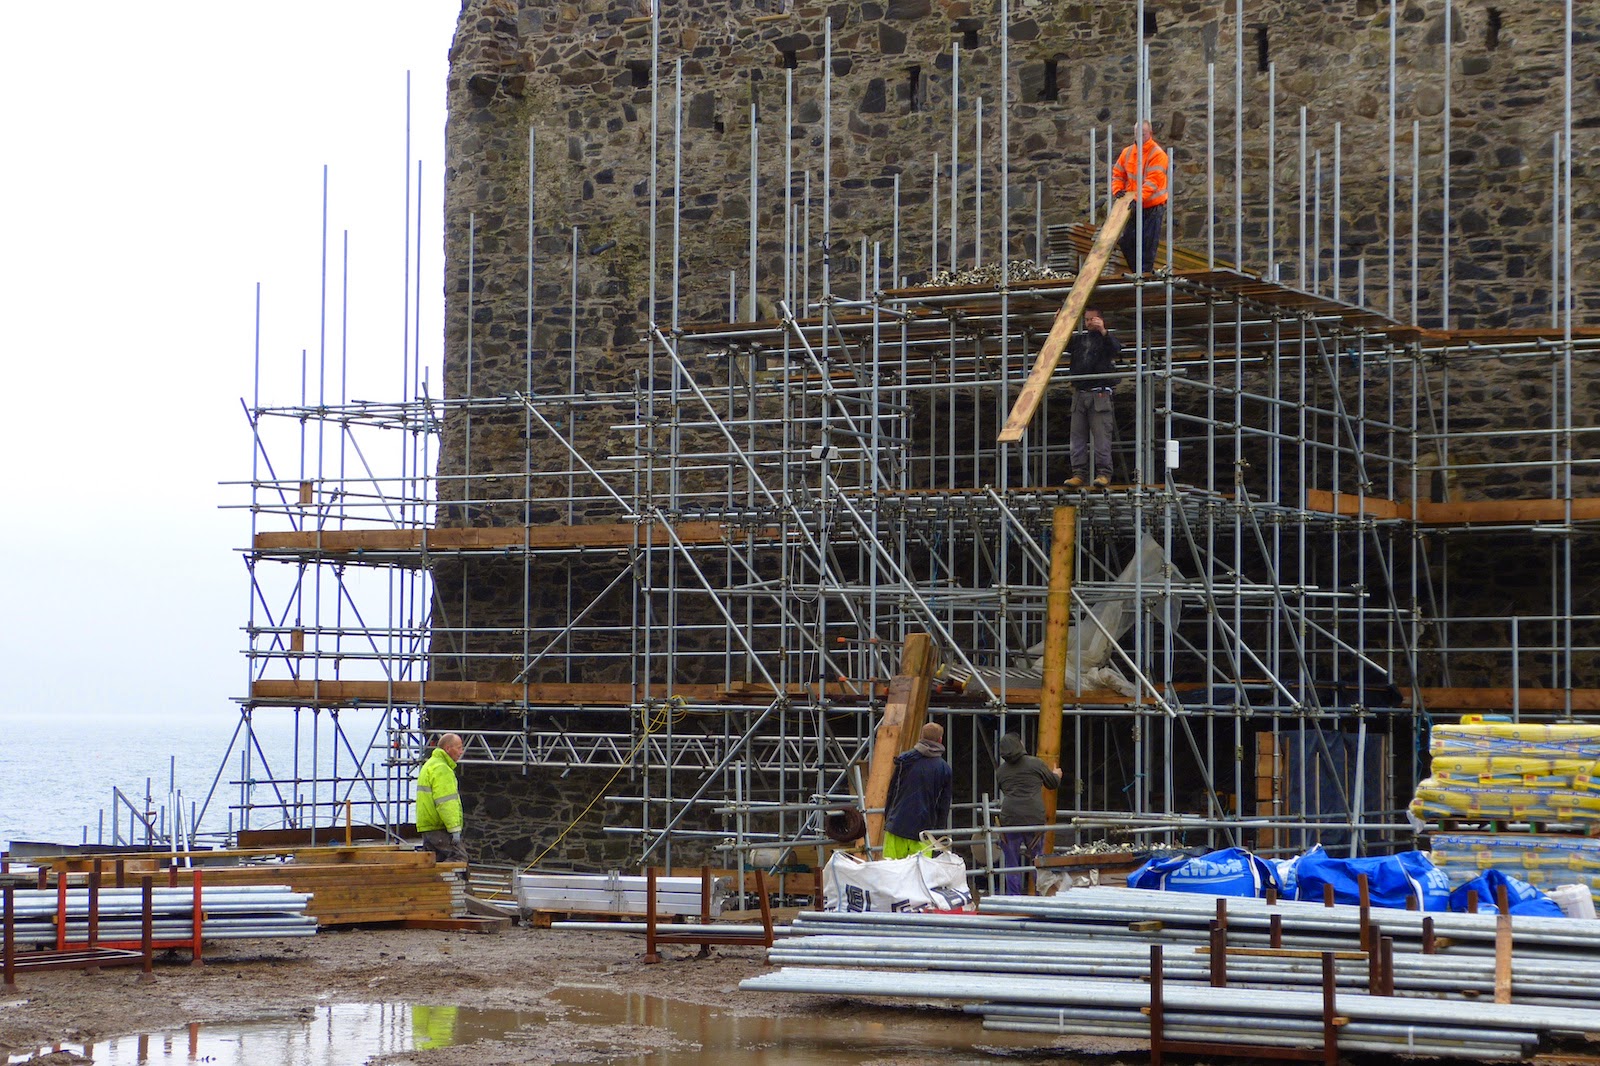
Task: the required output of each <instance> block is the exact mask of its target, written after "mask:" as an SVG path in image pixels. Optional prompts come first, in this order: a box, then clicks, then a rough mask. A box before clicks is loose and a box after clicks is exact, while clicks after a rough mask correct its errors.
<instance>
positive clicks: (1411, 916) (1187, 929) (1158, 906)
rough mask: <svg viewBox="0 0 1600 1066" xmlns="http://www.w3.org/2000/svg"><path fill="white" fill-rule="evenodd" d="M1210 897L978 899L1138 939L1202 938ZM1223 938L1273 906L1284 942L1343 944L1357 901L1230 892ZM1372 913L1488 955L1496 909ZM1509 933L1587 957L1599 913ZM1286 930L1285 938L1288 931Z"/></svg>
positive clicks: (1536, 953) (1249, 926)
mask: <svg viewBox="0 0 1600 1066" xmlns="http://www.w3.org/2000/svg"><path fill="white" fill-rule="evenodd" d="M1216 903H1217V900H1216V897H1213V896H1202V895H1196V894H1192V893H1186V892H1151V891H1147V890H1144V889H1134V888H1104V887H1101V888H1074V889H1071V890H1069V891H1067V892H1063V893H1062V894H1060V895H1057V896H990V897H988V898H986V899H984V900H983V902H982V903H981V904H980V905H979V910H980V911H981V912H982V913H983V914H985V915H1002V914H1005V915H1019V916H1023V917H1026V918H1030V919H1034V920H1037V921H1040V922H1044V923H1048V924H1049V925H1052V926H1059V925H1063V924H1065V925H1069V926H1073V927H1078V928H1081V929H1083V930H1085V931H1092V932H1093V933H1094V935H1096V936H1103V937H1126V938H1129V939H1136V940H1141V941H1151V940H1166V941H1179V942H1183V941H1188V942H1203V941H1205V939H1206V938H1207V935H1208V929H1209V923H1210V921H1211V919H1213V918H1215V917H1216ZM1227 904H1228V908H1227V915H1228V940H1229V943H1236V944H1239V945H1241V946H1251V947H1259V946H1263V945H1265V944H1266V942H1267V936H1268V929H1269V927H1270V924H1271V920H1272V915H1273V914H1274V913H1276V914H1280V915H1282V921H1283V927H1284V935H1285V938H1286V946H1293V947H1301V948H1307V949H1316V950H1343V949H1348V948H1349V947H1350V946H1351V944H1353V943H1354V942H1355V938H1356V937H1357V936H1359V933H1360V929H1361V920H1362V919H1361V908H1360V907H1356V906H1351V905H1348V904H1338V905H1335V906H1332V907H1327V906H1324V905H1323V904H1320V903H1310V902H1306V901H1304V900H1280V901H1279V902H1277V903H1273V904H1268V903H1267V901H1266V900H1262V899H1250V898H1229V899H1228V901H1227ZM1370 915H1371V920H1372V921H1375V922H1378V923H1380V924H1381V925H1382V928H1383V933H1384V935H1385V936H1392V937H1394V938H1395V943H1396V950H1397V952H1400V951H1413V950H1417V949H1418V948H1419V947H1420V945H1421V943H1422V939H1423V936H1424V930H1423V923H1424V921H1425V920H1426V919H1432V923H1433V929H1434V933H1435V935H1436V936H1439V937H1443V938H1445V940H1446V941H1447V942H1448V946H1446V947H1444V948H1443V949H1442V950H1444V951H1446V952H1447V953H1449V954H1452V955H1471V954H1479V955H1493V954H1494V943H1495V915H1493V914H1490V913H1480V914H1455V913H1446V912H1429V913H1422V912H1419V911H1406V910H1396V909H1393V908H1379V907H1374V908H1372V909H1371V911H1370ZM1152 921H1158V922H1161V923H1162V928H1161V929H1160V930H1156V931H1153V932H1152V931H1147V930H1130V929H1128V928H1127V927H1128V925H1129V924H1131V923H1134V922H1152ZM1511 928H1512V937H1513V939H1514V941H1515V943H1516V954H1517V956H1518V957H1519V958H1523V959H1527V958H1541V959H1549V960H1553V961H1567V962H1578V961H1580V960H1581V961H1588V960H1589V959H1590V958H1591V957H1592V955H1593V952H1594V951H1595V948H1596V945H1600V920H1589V919H1582V918H1535V917H1525V916H1515V915H1513V916H1512V918H1511ZM1290 937H1292V938H1293V943H1292V944H1289V943H1288V941H1287V938H1290Z"/></svg>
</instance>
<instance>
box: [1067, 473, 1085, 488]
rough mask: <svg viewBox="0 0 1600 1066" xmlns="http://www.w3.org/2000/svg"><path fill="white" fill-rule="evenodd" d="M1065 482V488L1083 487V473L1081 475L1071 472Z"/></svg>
mask: <svg viewBox="0 0 1600 1066" xmlns="http://www.w3.org/2000/svg"><path fill="white" fill-rule="evenodd" d="M1066 484H1067V488H1069V489H1081V488H1083V475H1081V474H1073V475H1072V476H1071V477H1069V478H1067V482H1066Z"/></svg>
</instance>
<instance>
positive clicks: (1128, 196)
mask: <svg viewBox="0 0 1600 1066" xmlns="http://www.w3.org/2000/svg"><path fill="white" fill-rule="evenodd" d="M1132 209H1133V193H1132V192H1127V193H1123V194H1122V195H1121V196H1120V197H1118V198H1117V201H1116V203H1114V204H1112V206H1111V210H1110V212H1108V213H1107V215H1106V222H1105V225H1104V226H1102V227H1100V235H1099V236H1098V237H1096V238H1095V240H1094V247H1092V248H1091V249H1089V256H1088V258H1087V259H1085V260H1084V261H1083V266H1082V268H1081V269H1080V270H1079V271H1078V279H1077V280H1076V281H1075V282H1073V283H1072V291H1071V292H1069V293H1068V294H1067V300H1066V303H1064V304H1062V305H1061V310H1060V311H1059V312H1057V313H1056V321H1055V324H1054V325H1053V326H1051V327H1050V335H1049V336H1048V337H1046V338H1045V342H1044V347H1043V348H1041V349H1039V358H1038V359H1036V360H1034V364H1033V371H1032V372H1031V373H1030V374H1029V375H1028V380H1027V381H1025V382H1024V383H1023V385H1022V391H1021V392H1019V393H1018V394H1017V402H1016V403H1015V404H1013V405H1012V407H1011V415H1010V416H1009V417H1008V418H1007V419H1006V424H1005V428H1003V429H1002V430H1001V431H1000V441H1001V443H1003V444H1015V443H1016V442H1017V441H1019V440H1021V439H1022V434H1023V432H1024V431H1025V430H1027V428H1028V423H1029V422H1032V421H1033V415H1034V412H1035V411H1037V410H1038V409H1039V404H1040V402H1041V401H1043V400H1044V393H1045V389H1047V388H1049V386H1050V377H1051V375H1052V374H1054V373H1055V370H1056V364H1057V363H1059V362H1061V352H1062V350H1063V349H1064V348H1066V346H1067V340H1068V338H1070V337H1071V336H1072V331H1073V330H1074V329H1076V328H1077V325H1078V319H1079V318H1081V317H1082V316H1083V309H1084V308H1085V307H1086V306H1088V303H1089V295H1090V293H1092V292H1094V287H1095V285H1096V284H1097V283H1098V282H1099V280H1100V272H1101V271H1102V270H1104V269H1105V266H1106V262H1107V261H1108V260H1109V259H1110V258H1111V251H1112V249H1113V248H1115V247H1116V245H1117V238H1118V237H1120V236H1122V229H1123V227H1124V226H1126V225H1127V224H1128V214H1129V212H1130V211H1132Z"/></svg>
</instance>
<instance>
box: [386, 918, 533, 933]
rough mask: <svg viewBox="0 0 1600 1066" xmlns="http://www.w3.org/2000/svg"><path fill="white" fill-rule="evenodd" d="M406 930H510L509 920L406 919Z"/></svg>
mask: <svg viewBox="0 0 1600 1066" xmlns="http://www.w3.org/2000/svg"><path fill="white" fill-rule="evenodd" d="M400 924H401V925H402V926H404V927H405V928H407V929H439V930H442V931H444V932H447V933H501V932H504V931H505V930H507V929H509V928H511V919H510V918H488V917H468V918H407V919H406V920H405V921H403V922H401V923H400Z"/></svg>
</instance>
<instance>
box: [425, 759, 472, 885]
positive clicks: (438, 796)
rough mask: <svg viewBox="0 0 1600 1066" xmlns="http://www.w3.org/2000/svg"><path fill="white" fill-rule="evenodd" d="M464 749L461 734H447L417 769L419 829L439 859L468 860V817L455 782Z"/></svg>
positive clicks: (427, 845)
mask: <svg viewBox="0 0 1600 1066" xmlns="http://www.w3.org/2000/svg"><path fill="white" fill-rule="evenodd" d="M464 748H465V745H464V744H462V742H461V738H460V737H459V736H457V735H456V734H454V733H446V734H445V735H444V736H442V737H440V738H439V743H438V746H437V747H435V748H434V749H433V754H432V755H430V756H428V761H427V762H425V763H423V764H422V769H421V770H419V771H417V832H419V833H421V834H422V843H423V844H424V845H425V846H426V847H427V848H428V850H429V851H431V852H433V853H434V855H435V856H437V857H438V859H439V861H440V862H466V861H467V846H466V845H465V844H463V843H462V842H461V830H462V828H463V826H464V825H465V824H466V818H465V816H464V815H463V814H462V811H461V789H460V787H459V786H458V785H457V784H456V764H457V763H458V762H460V760H461V752H462V750H463V749H464Z"/></svg>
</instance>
